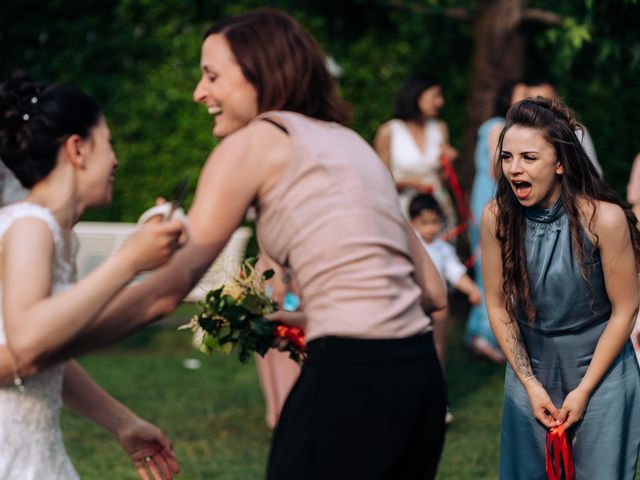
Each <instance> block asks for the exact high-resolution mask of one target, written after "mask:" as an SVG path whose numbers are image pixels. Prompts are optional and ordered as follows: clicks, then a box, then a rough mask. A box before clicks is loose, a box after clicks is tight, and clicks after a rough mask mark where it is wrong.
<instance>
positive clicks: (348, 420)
mask: <svg viewBox="0 0 640 480" xmlns="http://www.w3.org/2000/svg"><path fill="white" fill-rule="evenodd" d="M308 353H309V356H308V358H307V360H306V362H305V364H304V367H303V368H302V372H301V375H300V378H299V379H298V382H297V383H296V384H295V386H294V388H293V390H292V391H291V394H290V395H289V398H288V399H287V402H286V403H285V406H284V409H283V411H282V415H281V416H280V420H279V422H278V425H277V427H276V430H275V432H274V437H273V443H272V445H271V452H270V454H269V465H268V467H267V478H268V479H269V480H293V479H296V480H342V479H344V480H347V479H348V480H358V479H363V480H382V479H385V480H387V479H388V480H405V479H406V480H409V479H410V480H417V479H420V480H421V479H433V478H435V475H436V469H437V466H438V461H439V459H440V454H441V452H442V447H443V443H444V428H445V427H444V416H445V409H446V395H445V387H444V380H443V376H442V370H441V368H440V364H439V363H438V359H437V357H436V352H435V347H434V344H433V335H432V334H430V333H429V334H425V335H419V336H415V337H409V338H403V339H390V340H387V339H385V340H378V339H374V340H365V339H353V338H340V337H323V338H320V339H317V340H313V341H311V342H310V343H309V345H308Z"/></svg>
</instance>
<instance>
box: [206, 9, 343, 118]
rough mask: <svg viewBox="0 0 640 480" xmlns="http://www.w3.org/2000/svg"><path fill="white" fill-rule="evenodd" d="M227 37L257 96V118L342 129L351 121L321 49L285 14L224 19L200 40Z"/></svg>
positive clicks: (262, 13) (264, 11) (257, 13)
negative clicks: (274, 114) (276, 114)
mask: <svg viewBox="0 0 640 480" xmlns="http://www.w3.org/2000/svg"><path fill="white" fill-rule="evenodd" d="M215 33H219V34H222V35H224V36H225V38H226V40H227V42H229V46H230V48H231V51H232V52H233V55H234V56H235V58H236V61H237V62H238V64H239V65H240V68H241V69H242V73H243V75H244V76H245V78H246V79H247V81H249V82H250V83H251V84H252V85H253V86H254V87H255V88H256V90H257V92H258V112H259V113H262V112H267V111H270V110H289V111H292V112H298V113H302V114H304V115H307V116H309V117H313V118H317V119H319V120H326V121H331V122H338V123H341V124H343V125H345V124H347V123H349V122H350V120H351V113H350V110H349V107H348V106H347V104H346V103H345V102H344V100H342V99H341V98H340V96H339V95H338V92H337V87H336V84H335V81H334V80H333V78H332V77H331V74H330V73H329V70H328V69H327V66H326V64H325V56H324V54H323V52H322V49H321V48H320V46H319V45H318V44H317V43H316V41H315V40H314V39H313V37H311V35H310V34H309V33H307V31H306V30H305V29H304V28H303V27H302V26H301V25H300V24H299V23H298V22H296V21H295V20H294V19H293V18H291V17H290V16H289V15H287V14H286V13H284V12H280V11H278V10H273V9H270V8H260V9H257V10H254V11H251V12H248V13H243V14H239V15H234V16H231V17H227V18H224V19H222V20H220V21H219V22H218V23H216V24H215V25H214V26H213V27H211V28H209V29H208V30H207V31H206V32H205V35H204V38H205V39H206V38H207V37H208V36H209V35H213V34H215Z"/></svg>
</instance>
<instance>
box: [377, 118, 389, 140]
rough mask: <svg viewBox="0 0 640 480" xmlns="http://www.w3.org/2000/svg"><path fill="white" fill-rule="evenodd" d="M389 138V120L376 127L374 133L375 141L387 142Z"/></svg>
mask: <svg viewBox="0 0 640 480" xmlns="http://www.w3.org/2000/svg"><path fill="white" fill-rule="evenodd" d="M390 138H391V120H389V121H387V122H384V123H383V124H382V125H380V126H379V127H378V130H377V131H376V137H375V139H376V141H378V142H384V141H389V139H390Z"/></svg>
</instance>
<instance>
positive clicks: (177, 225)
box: [119, 220, 184, 273]
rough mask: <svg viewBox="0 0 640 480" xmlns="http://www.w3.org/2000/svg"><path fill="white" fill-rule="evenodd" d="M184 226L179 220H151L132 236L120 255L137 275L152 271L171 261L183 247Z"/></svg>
mask: <svg viewBox="0 0 640 480" xmlns="http://www.w3.org/2000/svg"><path fill="white" fill-rule="evenodd" d="M183 234H184V226H183V224H182V223H181V222H180V221H178V220H172V221H169V222H162V223H161V222H160V221H159V220H151V221H149V222H147V223H146V224H145V225H144V226H143V227H142V228H140V230H138V231H137V232H136V233H134V234H133V235H131V237H129V239H128V240H127V241H126V242H125V244H124V245H123V246H122V249H121V250H120V252H119V254H120V255H124V256H125V257H126V258H127V261H128V262H129V265H131V267H132V268H133V270H134V272H135V273H138V272H142V271H145V270H152V269H154V268H156V267H159V266H160V265H163V264H165V263H166V262H168V261H169V259H170V258H171V256H172V255H173V254H174V252H175V251H176V250H177V249H178V248H180V247H181V246H182V244H181V243H180V237H181V236H182V235H183Z"/></svg>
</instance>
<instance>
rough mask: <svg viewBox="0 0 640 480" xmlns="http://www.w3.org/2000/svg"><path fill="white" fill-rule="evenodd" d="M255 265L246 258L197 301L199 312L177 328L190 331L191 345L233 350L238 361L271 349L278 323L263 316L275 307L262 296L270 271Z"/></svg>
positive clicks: (211, 349) (224, 351)
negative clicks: (235, 271)
mask: <svg viewBox="0 0 640 480" xmlns="http://www.w3.org/2000/svg"><path fill="white" fill-rule="evenodd" d="M256 262H257V259H256V258H248V259H246V260H245V261H244V262H243V263H242V265H241V266H240V272H239V274H238V275H237V276H234V277H232V278H231V279H230V281H229V282H228V283H226V284H224V285H223V286H221V287H219V288H217V289H215V290H211V291H209V292H208V293H207V295H206V297H205V300H204V301H201V302H198V305H199V306H200V308H201V309H202V311H201V312H200V313H199V314H197V315H194V316H193V318H192V319H191V321H190V322H189V323H188V324H187V325H184V326H182V327H180V328H181V329H183V328H188V329H190V330H192V331H193V332H194V343H195V344H196V346H197V347H198V348H199V349H200V350H201V351H202V352H204V353H207V354H211V353H212V352H222V353H226V354H230V353H231V352H233V351H237V353H238V358H239V359H240V361H241V362H247V361H248V360H249V358H250V357H251V354H252V353H253V352H256V353H258V354H260V355H263V356H264V354H265V353H267V351H268V350H269V348H271V347H272V346H273V343H274V340H275V339H276V328H277V326H278V323H277V322H273V321H269V320H267V319H266V318H265V315H269V314H270V313H274V312H275V311H276V310H277V309H278V308H277V305H276V303H275V302H274V301H273V300H272V299H271V297H269V296H268V295H267V293H266V289H265V281H266V280H268V279H270V278H271V277H272V276H273V274H274V272H273V270H267V271H265V272H264V273H262V272H260V271H259V270H258V269H256V267H255V265H256ZM292 358H294V359H295V356H294V355H293V354H292Z"/></svg>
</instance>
